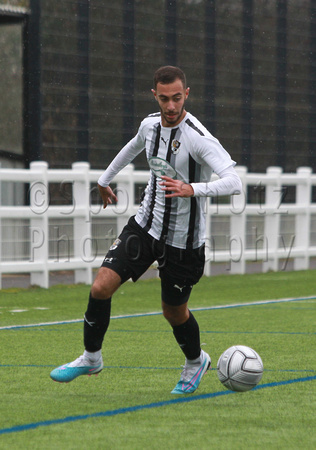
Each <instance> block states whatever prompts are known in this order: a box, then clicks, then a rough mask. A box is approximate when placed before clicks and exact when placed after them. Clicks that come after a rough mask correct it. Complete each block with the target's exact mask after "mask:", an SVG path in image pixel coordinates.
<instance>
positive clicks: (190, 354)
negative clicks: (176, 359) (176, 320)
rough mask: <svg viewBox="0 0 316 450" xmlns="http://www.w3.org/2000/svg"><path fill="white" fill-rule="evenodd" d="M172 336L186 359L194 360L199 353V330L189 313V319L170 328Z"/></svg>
mask: <svg viewBox="0 0 316 450" xmlns="http://www.w3.org/2000/svg"><path fill="white" fill-rule="evenodd" d="M172 328H173V334H174V337H175V338H176V340H177V342H178V344H179V346H180V348H181V350H182V351H183V353H184V354H185V356H186V358H187V359H196V358H198V357H199V356H200V353H201V343H200V329H199V325H198V323H197V321H196V320H195V318H194V316H193V314H192V313H191V311H190V317H189V318H188V320H187V321H186V322H185V323H183V324H182V325H177V326H174V327H172Z"/></svg>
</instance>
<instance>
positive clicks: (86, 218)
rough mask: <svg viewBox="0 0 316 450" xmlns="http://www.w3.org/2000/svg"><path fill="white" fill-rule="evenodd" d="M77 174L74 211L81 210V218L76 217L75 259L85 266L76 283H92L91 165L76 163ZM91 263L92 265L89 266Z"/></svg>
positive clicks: (76, 271)
mask: <svg viewBox="0 0 316 450" xmlns="http://www.w3.org/2000/svg"><path fill="white" fill-rule="evenodd" d="M72 169H73V171H74V172H75V173H76V174H78V173H79V174H80V175H81V177H80V180H75V181H74V184H73V202H74V210H78V209H81V211H82V213H81V215H80V216H79V217H77V216H75V217H74V219H73V224H74V257H75V259H81V260H82V261H83V262H84V263H85V266H84V267H83V268H81V269H76V270H75V283H86V284H91V283H92V267H91V263H92V261H93V259H94V257H93V255H92V237H91V218H90V181H89V169H90V164H89V163H87V162H76V163H74V164H72ZM89 263H90V264H89Z"/></svg>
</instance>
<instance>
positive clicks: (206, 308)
mask: <svg viewBox="0 0 316 450" xmlns="http://www.w3.org/2000/svg"><path fill="white" fill-rule="evenodd" d="M315 299H316V296H311V297H293V298H279V299H274V300H259V301H254V302H247V303H233V304H230V305H218V306H203V307H200V308H190V309H191V311H210V310H212V309H229V308H239V307H243V306H256V305H267V304H270V303H286V302H300V301H303V300H315ZM161 314H162V312H161V311H153V312H148V313H136V314H125V315H119V316H111V319H132V318H133V317H147V316H158V315H161ZM80 322H83V319H73V320H63V321H59V322H42V323H33V324H28V325H7V326H5V327H0V330H14V329H17V328H34V327H43V326H49V325H68V324H72V323H80Z"/></svg>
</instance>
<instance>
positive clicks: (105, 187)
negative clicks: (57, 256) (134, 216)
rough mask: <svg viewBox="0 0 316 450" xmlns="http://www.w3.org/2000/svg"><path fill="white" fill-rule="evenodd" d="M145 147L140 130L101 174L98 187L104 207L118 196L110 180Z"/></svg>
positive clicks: (115, 200)
mask: <svg viewBox="0 0 316 450" xmlns="http://www.w3.org/2000/svg"><path fill="white" fill-rule="evenodd" d="M143 149H144V142H143V138H142V136H141V134H140V132H139V131H138V133H137V135H136V136H135V137H134V138H133V139H131V140H130V141H129V142H128V143H127V144H126V145H125V146H124V147H123V148H122V150H121V151H120V152H119V153H118V154H117V155H116V157H115V158H114V159H113V161H112V162H111V164H110V165H109V166H108V168H107V169H106V170H105V171H104V172H103V174H102V175H101V176H100V178H99V180H98V189H99V193H100V195H101V198H102V201H103V208H106V207H107V206H108V205H110V204H112V203H113V202H117V197H116V195H115V194H114V192H113V191H112V189H111V188H110V186H109V184H110V182H111V181H112V180H113V178H114V177H115V175H117V174H118V173H119V172H120V171H121V170H122V169H123V168H124V167H125V166H127V164H129V163H130V162H132V161H133V159H134V158H135V157H136V156H137V155H138V154H139V153H141V151H142V150H143Z"/></svg>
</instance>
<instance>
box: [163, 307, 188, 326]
mask: <svg viewBox="0 0 316 450" xmlns="http://www.w3.org/2000/svg"><path fill="white" fill-rule="evenodd" d="M162 313H163V316H164V318H165V319H166V320H167V321H168V322H169V323H170V325H171V326H177V325H182V324H183V323H185V322H186V321H187V320H188V318H189V314H190V313H189V310H188V308H187V305H186V304H185V305H180V306H171V305H167V304H166V303H164V302H163V303H162Z"/></svg>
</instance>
